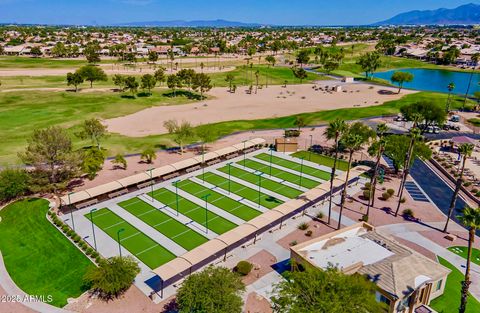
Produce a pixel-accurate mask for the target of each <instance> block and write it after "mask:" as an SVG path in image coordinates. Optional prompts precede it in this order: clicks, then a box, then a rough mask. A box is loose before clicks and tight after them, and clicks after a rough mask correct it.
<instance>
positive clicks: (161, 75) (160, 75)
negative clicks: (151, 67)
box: [153, 67, 165, 84]
mask: <svg viewBox="0 0 480 313" xmlns="http://www.w3.org/2000/svg"><path fill="white" fill-rule="evenodd" d="M153 76H155V80H156V81H157V82H159V83H160V84H161V83H162V82H164V81H165V68H164V67H159V68H158V69H157V70H156V71H155V74H153Z"/></svg>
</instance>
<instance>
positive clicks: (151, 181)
mask: <svg viewBox="0 0 480 313" xmlns="http://www.w3.org/2000/svg"><path fill="white" fill-rule="evenodd" d="M152 171H153V168H151V169H148V170H147V172H149V173H150V184H151V185H150V186H151V187H152V192H151V194H152V195H151V197H150V198H152V202H153V173H152Z"/></svg>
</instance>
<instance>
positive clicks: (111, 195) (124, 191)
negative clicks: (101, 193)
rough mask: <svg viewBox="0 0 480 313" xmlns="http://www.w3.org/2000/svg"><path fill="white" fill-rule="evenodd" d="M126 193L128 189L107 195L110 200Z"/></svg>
mask: <svg viewBox="0 0 480 313" xmlns="http://www.w3.org/2000/svg"><path fill="white" fill-rule="evenodd" d="M127 193H128V189H122V190H119V191H115V192H112V193H109V194H108V197H109V198H110V199H112V198H115V197H119V196H121V195H124V194H127Z"/></svg>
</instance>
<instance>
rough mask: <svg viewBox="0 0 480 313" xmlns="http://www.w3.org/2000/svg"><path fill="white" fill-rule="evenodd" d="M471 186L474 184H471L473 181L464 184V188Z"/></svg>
mask: <svg viewBox="0 0 480 313" xmlns="http://www.w3.org/2000/svg"><path fill="white" fill-rule="evenodd" d="M470 185H472V182H471V181H467V182H464V183H463V186H464V187H469V186H470Z"/></svg>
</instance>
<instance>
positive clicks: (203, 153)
mask: <svg viewBox="0 0 480 313" xmlns="http://www.w3.org/2000/svg"><path fill="white" fill-rule="evenodd" d="M202 147H203V146H202ZM202 182H203V183H204V184H205V149H204V148H202Z"/></svg>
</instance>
